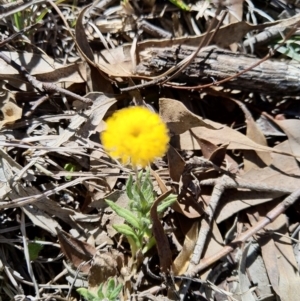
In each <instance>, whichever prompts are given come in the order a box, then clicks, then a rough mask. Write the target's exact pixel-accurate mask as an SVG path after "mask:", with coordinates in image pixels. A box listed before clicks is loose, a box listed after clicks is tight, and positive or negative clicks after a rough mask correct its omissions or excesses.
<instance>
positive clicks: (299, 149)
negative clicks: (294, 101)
mask: <svg viewBox="0 0 300 301" xmlns="http://www.w3.org/2000/svg"><path fill="white" fill-rule="evenodd" d="M274 121H275V122H276V124H277V125H278V126H279V127H280V128H281V129H282V130H283V131H284V132H285V134H286V135H287V136H288V139H289V144H290V147H291V150H292V153H293V154H294V155H295V156H297V157H298V160H300V158H299V157H300V120H298V119H286V120H274Z"/></svg>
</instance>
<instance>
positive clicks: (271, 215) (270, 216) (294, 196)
mask: <svg viewBox="0 0 300 301" xmlns="http://www.w3.org/2000/svg"><path fill="white" fill-rule="evenodd" d="M299 198H300V189H297V190H296V191H294V192H293V193H291V194H290V195H289V196H288V197H286V198H285V199H284V200H283V201H282V202H281V203H279V204H278V205H277V206H276V207H275V208H274V209H272V210H270V211H269V212H268V213H267V214H266V216H265V217H263V218H262V219H261V220H260V221H259V222H258V223H256V224H255V225H254V226H253V227H251V228H249V229H248V230H247V231H246V232H244V233H242V234H241V235H239V236H238V237H237V238H235V239H234V240H233V241H232V242H231V243H230V244H228V245H227V246H225V247H223V249H221V250H220V251H219V252H217V253H216V254H214V255H213V256H210V257H208V258H203V259H202V260H201V261H200V263H199V264H197V265H195V266H194V267H193V269H191V270H189V271H187V272H186V273H184V275H185V276H187V277H194V276H195V275H196V274H197V273H199V272H201V271H203V270H204V269H206V268H208V267H209V266H210V265H212V264H213V263H215V262H216V261H217V260H220V259H221V258H222V257H224V256H226V255H228V254H229V253H230V252H232V251H233V250H234V249H235V248H236V246H237V244H240V243H243V242H245V241H246V240H247V239H249V238H250V237H251V236H252V235H254V234H255V233H257V232H258V231H260V230H262V229H263V228H264V227H265V226H266V225H268V224H270V223H271V222H273V221H274V220H275V219H276V218H277V217H278V216H279V215H280V214H281V213H283V212H284V211H285V210H286V209H287V208H289V207H290V206H291V205H293V204H294V203H295V202H296V201H297V200H298V199H299Z"/></svg>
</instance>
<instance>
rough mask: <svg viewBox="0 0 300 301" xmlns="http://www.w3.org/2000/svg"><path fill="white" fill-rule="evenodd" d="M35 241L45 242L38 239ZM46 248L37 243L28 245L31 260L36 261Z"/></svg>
mask: <svg viewBox="0 0 300 301" xmlns="http://www.w3.org/2000/svg"><path fill="white" fill-rule="evenodd" d="M34 240H43V239H40V238H38V237H35V238H34ZM43 248H44V246H43V245H42V244H39V243H36V242H30V243H28V251H29V258H30V260H36V259H37V258H38V256H39V253H40V252H41V251H42V250H43Z"/></svg>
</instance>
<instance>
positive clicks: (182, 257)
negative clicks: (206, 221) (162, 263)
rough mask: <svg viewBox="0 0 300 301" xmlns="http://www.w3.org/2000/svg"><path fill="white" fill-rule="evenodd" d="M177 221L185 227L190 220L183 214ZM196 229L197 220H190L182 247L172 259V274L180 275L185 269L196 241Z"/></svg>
mask: <svg viewBox="0 0 300 301" xmlns="http://www.w3.org/2000/svg"><path fill="white" fill-rule="evenodd" d="M179 221H180V223H181V224H182V225H183V226H184V228H185V229H186V225H187V224H191V222H190V220H189V219H187V218H186V217H184V216H183V217H180V219H179ZM184 221H185V222H184ZM198 231H199V221H196V220H195V221H192V225H191V227H190V228H189V229H188V230H187V232H186V233H185V238H184V242H183V246H182V249H181V251H180V252H179V254H178V255H177V257H176V258H175V260H174V261H173V264H172V271H173V272H174V275H181V274H183V273H185V272H186V271H187V268H188V266H189V264H190V259H191V256H192V254H193V251H194V247H195V244H196V241H197V237H198Z"/></svg>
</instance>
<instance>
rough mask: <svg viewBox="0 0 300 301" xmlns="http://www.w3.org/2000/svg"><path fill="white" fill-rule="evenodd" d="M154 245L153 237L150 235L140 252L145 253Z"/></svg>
mask: <svg viewBox="0 0 300 301" xmlns="http://www.w3.org/2000/svg"><path fill="white" fill-rule="evenodd" d="M155 245H156V240H155V238H154V236H152V237H151V238H150V239H149V241H148V243H147V244H146V246H144V248H143V250H142V253H143V254H145V253H147V252H148V251H149V250H150V249H152V248H153V247H154V246H155Z"/></svg>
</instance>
